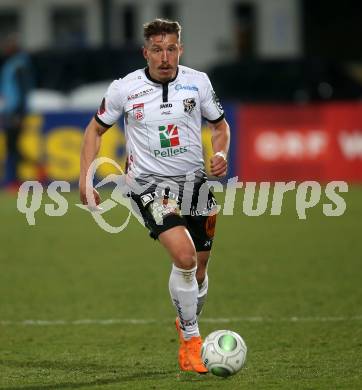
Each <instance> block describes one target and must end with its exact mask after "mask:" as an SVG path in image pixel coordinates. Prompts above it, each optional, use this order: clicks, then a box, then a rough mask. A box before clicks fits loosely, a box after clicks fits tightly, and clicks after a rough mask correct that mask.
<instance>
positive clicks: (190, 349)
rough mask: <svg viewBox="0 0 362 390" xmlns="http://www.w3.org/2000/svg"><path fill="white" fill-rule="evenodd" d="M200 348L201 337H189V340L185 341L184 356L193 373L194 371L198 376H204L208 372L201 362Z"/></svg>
mask: <svg viewBox="0 0 362 390" xmlns="http://www.w3.org/2000/svg"><path fill="white" fill-rule="evenodd" d="M201 346H202V339H201V336H198V337H196V336H195V337H191V339H190V340H185V349H186V356H187V359H188V361H189V364H190V365H191V367H192V369H193V371H196V372H198V373H199V374H206V373H207V372H208V370H207V368H206V367H205V366H204V363H203V362H202V360H201Z"/></svg>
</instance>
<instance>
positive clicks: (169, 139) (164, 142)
mask: <svg viewBox="0 0 362 390" xmlns="http://www.w3.org/2000/svg"><path fill="white" fill-rule="evenodd" d="M158 132H159V133H158V135H159V136H160V144H161V148H169V147H172V146H178V145H180V140H179V137H178V128H177V126H176V125H167V126H159V127H158Z"/></svg>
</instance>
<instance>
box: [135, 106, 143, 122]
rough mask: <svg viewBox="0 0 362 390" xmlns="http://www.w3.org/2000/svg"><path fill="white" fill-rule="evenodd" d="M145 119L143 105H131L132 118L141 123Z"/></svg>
mask: <svg viewBox="0 0 362 390" xmlns="http://www.w3.org/2000/svg"><path fill="white" fill-rule="evenodd" d="M144 117H145V105H144V103H137V104H134V105H133V118H134V119H136V121H141V120H142V119H143V118H144Z"/></svg>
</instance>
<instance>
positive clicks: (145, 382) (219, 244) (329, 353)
mask: <svg viewBox="0 0 362 390" xmlns="http://www.w3.org/2000/svg"><path fill="white" fill-rule="evenodd" d="M238 191H240V195H238V198H237V202H236V207H235V211H236V212H235V215H234V216H222V215H221V216H219V218H218V224H217V235H216V240H215V244H214V250H213V254H212V259H211V263H210V267H209V276H210V290H209V297H208V302H207V304H206V306H205V309H204V312H203V314H202V319H201V320H200V328H201V332H202V334H203V335H204V336H206V335H207V334H208V333H210V332H211V331H213V330H216V329H231V330H234V331H236V332H238V333H239V334H241V335H242V337H243V338H244V340H245V341H246V344H247V346H248V349H249V350H248V358H247V363H246V366H245V368H243V369H242V371H240V372H239V373H238V374H237V375H235V376H234V377H230V378H228V379H222V378H217V377H214V376H212V375H211V374H209V375H205V376H199V375H197V374H193V373H180V372H179V370H178V367H177V339H176V332H175V330H174V326H173V320H174V317H175V312H174V309H173V307H172V305H171V302H170V298H169V293H168V276H169V271H170V261H169V259H168V258H167V255H166V254H165V252H164V251H163V250H162V248H161V247H160V245H159V244H158V243H157V242H153V241H152V240H151V239H149V238H148V235H147V233H146V230H145V229H144V228H143V227H142V226H141V225H140V224H139V223H138V222H137V221H136V220H135V219H134V218H133V219H132V220H131V223H130V224H129V226H128V227H127V229H126V230H125V231H123V232H121V233H119V234H117V235H111V234H109V233H105V232H104V231H102V230H101V229H100V228H99V227H98V226H97V225H96V224H95V222H94V221H93V219H92V218H91V216H90V214H88V213H86V212H85V211H82V210H80V209H78V208H77V207H75V206H74V204H75V203H77V202H78V199H77V194H76V193H71V194H69V195H68V196H67V198H68V200H69V205H70V206H69V211H68V213H67V214H66V215H65V216H63V217H49V216H47V215H45V213H44V203H45V200H44V201H43V206H42V210H41V211H39V212H38V213H37V214H36V215H35V218H36V225H35V226H31V227H30V226H28V225H27V222H26V219H25V216H24V215H22V214H20V213H19V212H18V211H17V210H16V197H14V196H10V195H7V194H5V193H0V221H1V249H0V271H1V272H0V389H2V390H5V389H7V390H10V389H27V390H31V389H34V390H42V389H44V390H45V389H49V390H50V389H92V390H93V389H94V390H96V389H142V390H144V389H147V390H148V389H197V390H199V389H208V390H209V389H221V388H222V389H245V390H246V389H278V390H280V389H286V390H291V389H293V390H294V389H310V390H312V389H313V390H315V389H326V390H327V389H328V390H330V389H346V390H352V389H361V388H362V363H361V362H362V187H360V186H350V189H349V192H348V193H347V194H343V197H344V198H345V199H346V202H347V210H346V212H345V214H344V215H343V216H341V217H326V216H324V215H323V213H322V206H321V204H319V205H318V206H316V207H315V208H314V209H312V210H307V216H308V218H307V219H306V220H299V219H298V218H297V214H296V211H295V192H291V193H288V196H287V198H286V201H285V203H284V207H283V213H282V215H281V216H270V215H263V216H260V217H247V216H246V215H244V214H242V212H241V209H242V207H241V204H242V191H241V190H238ZM268 210H270V207H269V208H268ZM110 214H111V216H110V217H109V218H110V219H111V220H112V221H113V222H121V221H122V220H123V216H124V215H125V214H124V209H122V207H121V206H119V207H117V208H116V209H114V210H113V211H112V212H110ZM84 320H89V322H87V321H84ZM107 320H111V321H107ZM132 320H136V321H132ZM25 321H28V322H25ZM39 321H44V322H39Z"/></svg>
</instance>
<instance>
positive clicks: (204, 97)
mask: <svg viewBox="0 0 362 390" xmlns="http://www.w3.org/2000/svg"><path fill="white" fill-rule="evenodd" d="M201 115H202V116H203V117H204V118H205V119H206V120H207V121H208V122H211V123H216V122H219V121H220V120H221V119H223V118H224V110H223V108H222V105H221V103H220V100H219V98H218V97H217V96H216V93H215V91H214V90H213V88H212V85H211V82H210V79H209V77H208V76H207V75H206V73H204V79H203V85H202V89H201Z"/></svg>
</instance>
